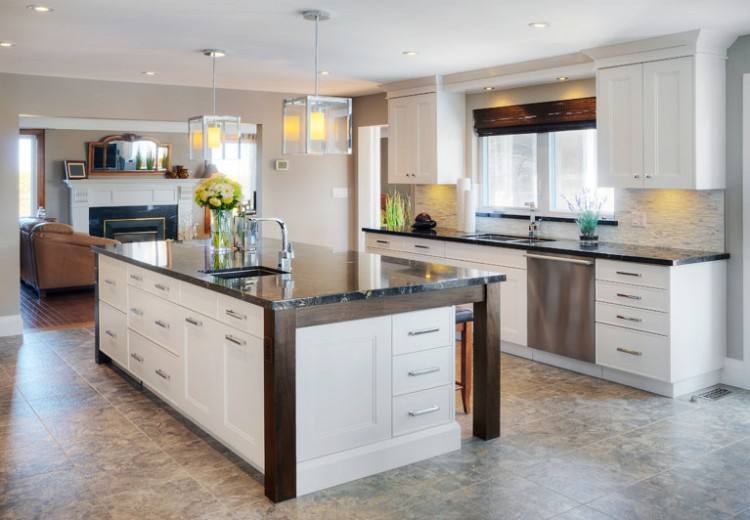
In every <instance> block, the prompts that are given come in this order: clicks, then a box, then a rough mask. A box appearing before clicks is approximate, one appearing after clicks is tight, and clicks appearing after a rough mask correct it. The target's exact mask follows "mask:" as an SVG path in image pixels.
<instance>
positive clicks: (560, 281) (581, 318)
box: [526, 252, 596, 363]
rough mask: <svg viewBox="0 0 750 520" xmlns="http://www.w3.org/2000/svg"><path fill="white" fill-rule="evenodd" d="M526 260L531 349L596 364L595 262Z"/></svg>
mask: <svg viewBox="0 0 750 520" xmlns="http://www.w3.org/2000/svg"><path fill="white" fill-rule="evenodd" d="M526 259H527V262H526V268H527V277H528V279H527V295H528V299H527V306H528V323H527V332H528V344H529V347H532V348H536V349H539V350H545V351H547V352H552V353H554V354H559V355H561V356H566V357H570V358H575V359H580V360H582V361H589V362H591V363H593V362H594V361H595V357H596V347H595V329H594V305H595V304H594V297H595V285H594V261H593V260H588V259H584V258H580V257H574V256H564V255H548V254H542V253H531V252H529V253H527V254H526Z"/></svg>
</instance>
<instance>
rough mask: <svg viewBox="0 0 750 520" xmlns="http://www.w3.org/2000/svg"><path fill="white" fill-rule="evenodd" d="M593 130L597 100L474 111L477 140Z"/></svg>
mask: <svg viewBox="0 0 750 520" xmlns="http://www.w3.org/2000/svg"><path fill="white" fill-rule="evenodd" d="M583 128H596V98H595V97H588V98H579V99H567V100H564V101H549V102H545V103H529V104H527V105H512V106H507V107H494V108H481V109H477V110H474V131H475V132H476V133H477V135H479V136H486V135H508V134H533V133H542V132H559V131H562V130H580V129H583Z"/></svg>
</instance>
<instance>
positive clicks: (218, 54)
mask: <svg viewBox="0 0 750 520" xmlns="http://www.w3.org/2000/svg"><path fill="white" fill-rule="evenodd" d="M201 52H202V53H203V55H204V56H210V57H211V58H223V57H224V56H226V55H227V53H226V52H224V51H223V50H221V49H203V50H202V51H201Z"/></svg>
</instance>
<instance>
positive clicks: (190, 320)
mask: <svg viewBox="0 0 750 520" xmlns="http://www.w3.org/2000/svg"><path fill="white" fill-rule="evenodd" d="M185 321H186V322H188V323H189V324H190V325H195V326H196V327H202V326H203V322H202V321H200V320H196V319H195V318H185Z"/></svg>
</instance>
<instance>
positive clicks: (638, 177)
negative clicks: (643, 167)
mask: <svg viewBox="0 0 750 520" xmlns="http://www.w3.org/2000/svg"><path fill="white" fill-rule="evenodd" d="M633 178H634V179H640V178H641V176H640V175H638V174H637V173H636V174H635V175H633Z"/></svg>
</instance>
